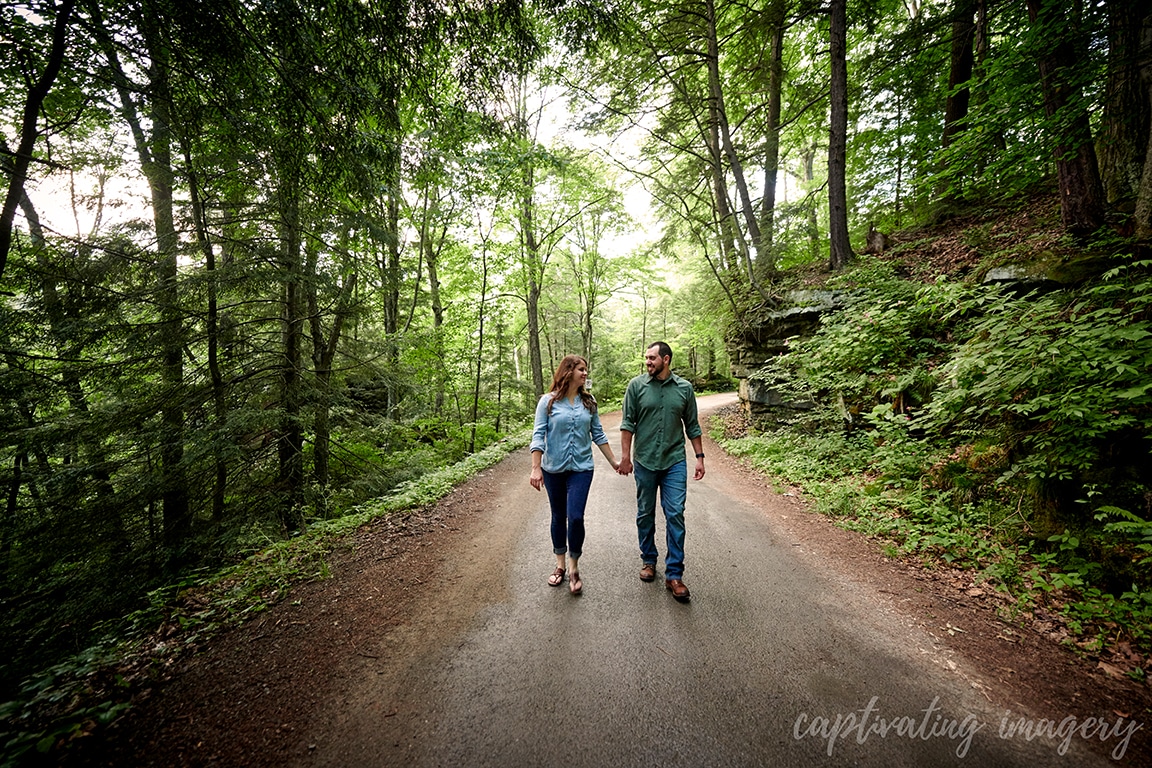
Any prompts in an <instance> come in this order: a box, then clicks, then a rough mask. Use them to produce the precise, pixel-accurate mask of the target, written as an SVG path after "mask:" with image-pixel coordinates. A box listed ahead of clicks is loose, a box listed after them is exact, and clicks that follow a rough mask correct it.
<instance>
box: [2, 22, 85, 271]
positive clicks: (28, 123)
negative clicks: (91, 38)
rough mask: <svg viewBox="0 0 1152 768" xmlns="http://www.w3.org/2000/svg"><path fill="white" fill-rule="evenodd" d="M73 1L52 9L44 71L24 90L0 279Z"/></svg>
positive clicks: (61, 60) (6, 199)
mask: <svg viewBox="0 0 1152 768" xmlns="http://www.w3.org/2000/svg"><path fill="white" fill-rule="evenodd" d="M75 5H76V2H75V0H62V2H61V3H60V5H59V7H57V8H56V19H55V20H54V21H53V23H52V47H51V48H50V49H49V50H48V59H47V61H46V62H45V64H44V71H43V72H41V73H40V77H38V78H37V79H36V82H35V83H33V84H32V87H31V88H29V89H28V97H27V98H26V99H25V101H24V114H23V118H22V120H21V123H20V141H19V143H18V145H17V147H16V153H15V156H14V157H13V158H12V168H11V173H12V175H11V176H10V177H9V179H8V190H7V192H5V194H4V207H3V209H2V212H0V279H3V277H4V268H5V267H6V266H7V264H8V252H9V251H10V250H11V249H12V226H13V223H14V222H15V220H16V208H17V207H18V206H19V205H20V200H21V198H22V197H23V196H24V182H25V180H27V178H28V164H29V163H30V162H31V161H32V150H33V149H35V147H36V139H37V137H39V135H40V131H39V129H38V128H37V127H36V123H37V121H38V119H39V117H40V108H41V107H42V106H43V105H44V99H45V98H46V97H47V96H48V91H49V90H51V88H52V84H53V83H54V82H56V76H57V75H58V74H59V73H60V66H61V65H62V64H63V63H64V52H65V47H66V45H67V38H68V23H69V21H70V20H71V18H72V10H73V8H74V7H75Z"/></svg>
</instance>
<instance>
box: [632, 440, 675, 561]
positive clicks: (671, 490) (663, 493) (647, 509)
mask: <svg viewBox="0 0 1152 768" xmlns="http://www.w3.org/2000/svg"><path fill="white" fill-rule="evenodd" d="M632 468H633V471H634V472H635V474H636V532H637V533H638V534H639V537H640V559H641V561H643V562H645V563H652V564H653V565H655V564H656V558H657V557H658V556H659V554H660V553H659V552H657V551H656V491H657V490H659V491H660V506H661V507H662V508H663V510H664V521H665V523H666V526H665V527H666V534H667V540H668V554H667V555H666V556H665V557H664V578H666V579H681V578H683V577H684V502H685V500H686V499H687V496H688V462H687V461H679V462H676V463H675V464H673V465H672V466H670V467H668V469H661V470H651V469H646V468H644V467H642V466H640V465H639V464H636V463H633V465H632Z"/></svg>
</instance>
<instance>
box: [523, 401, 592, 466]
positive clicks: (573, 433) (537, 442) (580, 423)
mask: <svg viewBox="0 0 1152 768" xmlns="http://www.w3.org/2000/svg"><path fill="white" fill-rule="evenodd" d="M551 399H552V394H551V393H548V394H546V395H544V396H543V397H541V398H540V402H539V403H537V404H536V428H535V429H533V430H532V444H531V445H530V446H529V449H530V450H532V451H540V452H542V453H543V454H544V455H543V456H542V457H541V458H540V467H541V469H543V470H544V471H545V472H552V473H556V472H591V471H592V469H593V468H594V464H593V463H592V443H596V445H604V443H606V442H608V436H607V435H605V434H604V428H603V427H601V426H600V416H599V415H598V414H595V413H592V412H590V411H589V410H588V409H587V408H585V407H584V403H583V402H581V400H580V398H579V397H577V398H576V402H574V403H573V402H570V401H569V400H568V398H566V397H560V398H557V400H556V402H555V403H554V404H553V405H552V414H551V415H549V414H548V401H549V400H551ZM589 436H591V438H592V439H591V440H589V439H588V438H589Z"/></svg>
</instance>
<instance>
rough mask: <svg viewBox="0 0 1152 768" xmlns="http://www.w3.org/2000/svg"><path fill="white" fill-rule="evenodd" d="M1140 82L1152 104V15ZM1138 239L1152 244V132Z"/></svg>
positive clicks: (1144, 30)
mask: <svg viewBox="0 0 1152 768" xmlns="http://www.w3.org/2000/svg"><path fill="white" fill-rule="evenodd" d="M1140 50H1141V51H1142V52H1143V55H1142V56H1141V58H1140V81H1141V82H1142V83H1143V84H1144V94H1145V97H1146V98H1147V99H1148V103H1149V104H1152V13H1150V14H1148V15H1146V16H1145V17H1144V21H1143V22H1142V23H1141V26H1140ZM1134 218H1135V220H1136V238H1137V239H1138V240H1139V241H1140V242H1142V243H1146V244H1152V131H1149V133H1148V144H1147V147H1146V149H1145V152H1144V172H1143V173H1142V174H1141V176H1140V188H1139V190H1138V191H1137V194H1136V213H1135V216H1134Z"/></svg>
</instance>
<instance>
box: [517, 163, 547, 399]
mask: <svg viewBox="0 0 1152 768" xmlns="http://www.w3.org/2000/svg"><path fill="white" fill-rule="evenodd" d="M521 183H522V185H523V186H522V187H521V190H520V229H521V232H522V235H521V237H522V240H523V242H522V247H523V249H524V256H523V258H524V271H525V278H526V280H525V282H526V284H527V290H526V293H525V304H526V307H527V310H528V366H529V367H530V368H531V369H532V387H533V389H534V390H535V392H536V396H537V397H539V396H540V395H542V394H544V365H543V361H542V360H541V359H540V292H541V290H542V288H541V281H542V278H543V272H544V268H543V264H542V263H541V258H542V257H541V255H540V244H539V243H537V242H536V223H535V185H536V180H535V174H534V172H533V169H532V164H531V163H530V162H529V163H525V166H524V172H523V178H522V180H521Z"/></svg>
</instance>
